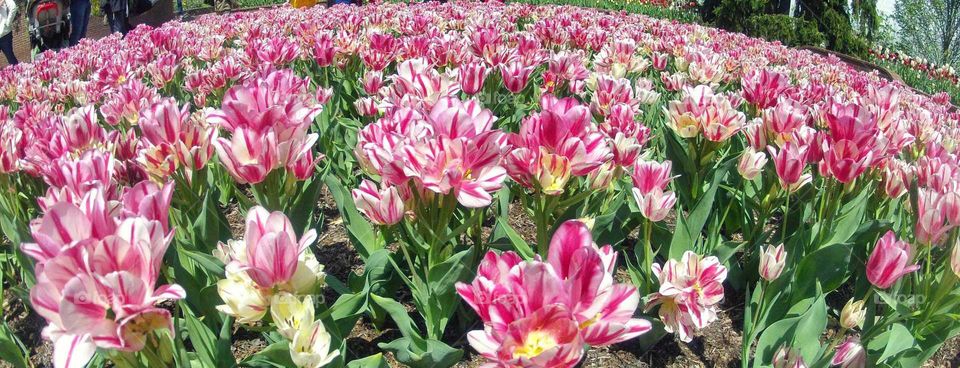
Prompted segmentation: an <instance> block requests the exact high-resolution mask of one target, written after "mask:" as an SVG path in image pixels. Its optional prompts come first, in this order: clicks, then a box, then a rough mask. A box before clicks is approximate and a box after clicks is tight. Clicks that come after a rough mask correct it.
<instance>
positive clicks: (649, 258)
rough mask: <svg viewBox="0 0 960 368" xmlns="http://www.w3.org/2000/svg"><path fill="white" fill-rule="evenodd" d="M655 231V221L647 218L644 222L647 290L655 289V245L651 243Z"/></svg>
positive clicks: (644, 259) (644, 257)
mask: <svg viewBox="0 0 960 368" xmlns="http://www.w3.org/2000/svg"><path fill="white" fill-rule="evenodd" d="M652 233H653V221H650V220H646V221H644V224H643V239H644V247H643V262H644V268H643V270H644V272H646V273H647V280H646V281H647V283H648V285H646V286H645V287H646V290H647V291H649V290H653V287H652V286H653V277H652V276H653V245H652V244H651V241H650V237H651V234H652Z"/></svg>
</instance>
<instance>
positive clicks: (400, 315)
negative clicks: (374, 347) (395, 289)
mask: <svg viewBox="0 0 960 368" xmlns="http://www.w3.org/2000/svg"><path fill="white" fill-rule="evenodd" d="M370 301H371V302H373V303H374V304H376V305H378V306H379V307H380V308H383V309H384V310H385V311H387V313H389V314H390V317H391V318H393V322H394V323H396V324H397V329H399V330H400V333H401V334H403V336H404V337H406V338H409V339H410V340H411V342H413V343H414V344H416V345H417V346H418V347H420V348H422V349H426V345H425V340H424V339H423V337H421V336H420V332H418V331H417V324H416V323H414V322H413V319H412V318H410V314H408V313H407V309H406V308H404V307H403V304H400V302H397V301H396V300H393V299H390V298H384V297H382V296H379V295H373V294H371V295H370Z"/></svg>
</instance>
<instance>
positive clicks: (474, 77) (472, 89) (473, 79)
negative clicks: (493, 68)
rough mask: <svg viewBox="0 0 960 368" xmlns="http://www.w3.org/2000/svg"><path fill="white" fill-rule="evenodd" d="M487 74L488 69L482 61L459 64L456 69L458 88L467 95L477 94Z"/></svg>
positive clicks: (488, 72)
mask: <svg viewBox="0 0 960 368" xmlns="http://www.w3.org/2000/svg"><path fill="white" fill-rule="evenodd" d="M489 74H490V70H489V69H487V67H486V65H484V64H483V63H479V62H470V63H465V64H462V65H460V67H459V68H458V69H457V81H459V82H460V90H462V91H463V93H466V94H468V95H475V94H477V92H480V90H482V89H483V82H484V80H486V78H487V75H489Z"/></svg>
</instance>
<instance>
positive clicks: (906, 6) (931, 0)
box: [894, 0, 960, 66]
mask: <svg viewBox="0 0 960 368" xmlns="http://www.w3.org/2000/svg"><path fill="white" fill-rule="evenodd" d="M894 19H895V20H896V22H897V25H899V26H900V37H899V42H898V47H899V49H900V50H902V51H903V52H905V53H907V54H909V55H914V56H918V57H924V58H926V59H928V60H930V61H933V62H936V63H938V64H944V65H954V66H960V0H898V1H897V5H896V10H895V11H894Z"/></svg>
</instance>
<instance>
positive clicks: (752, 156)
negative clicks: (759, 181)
mask: <svg viewBox="0 0 960 368" xmlns="http://www.w3.org/2000/svg"><path fill="white" fill-rule="evenodd" d="M766 163H767V155H766V154H765V153H763V152H762V151H761V152H757V151H756V150H754V149H753V147H747V149H745V150H744V151H743V153H742V154H741V155H740V163H739V164H738V165H737V172H739V173H740V176H742V177H743V178H744V179H747V180H753V179H755V178H756V177H757V176H758V175H760V173H761V172H763V167H764V165H766Z"/></svg>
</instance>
